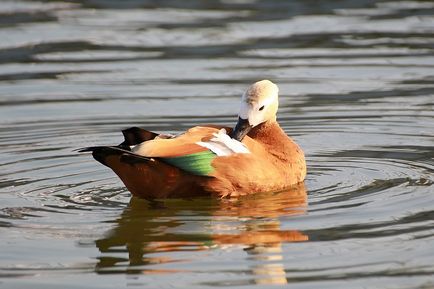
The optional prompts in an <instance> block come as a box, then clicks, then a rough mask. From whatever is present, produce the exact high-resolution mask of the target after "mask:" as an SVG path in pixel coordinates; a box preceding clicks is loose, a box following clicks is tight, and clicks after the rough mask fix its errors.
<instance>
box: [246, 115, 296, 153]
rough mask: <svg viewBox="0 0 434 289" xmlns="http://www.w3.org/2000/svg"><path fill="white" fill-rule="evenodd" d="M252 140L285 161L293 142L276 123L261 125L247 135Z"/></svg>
mask: <svg viewBox="0 0 434 289" xmlns="http://www.w3.org/2000/svg"><path fill="white" fill-rule="evenodd" d="M248 136H249V137H251V138H252V139H254V140H256V141H258V142H260V143H261V144H262V145H264V146H265V147H266V149H267V150H268V151H269V152H270V153H271V154H273V155H275V156H276V157H278V158H280V159H286V158H287V157H286V152H287V151H290V150H291V148H292V146H293V145H294V142H293V141H292V139H291V138H289V137H288V136H287V135H286V133H285V132H284V131H283V130H282V128H281V127H280V125H279V124H278V123H277V121H274V120H273V121H267V122H264V123H261V124H259V125H257V126H255V127H254V128H252V130H251V131H250V132H249V133H248Z"/></svg>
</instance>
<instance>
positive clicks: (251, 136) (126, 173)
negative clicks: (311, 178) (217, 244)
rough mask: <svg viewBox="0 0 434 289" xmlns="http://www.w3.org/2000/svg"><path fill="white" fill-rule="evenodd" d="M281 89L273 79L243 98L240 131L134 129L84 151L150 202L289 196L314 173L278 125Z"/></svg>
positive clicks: (256, 85) (213, 127) (215, 128)
mask: <svg viewBox="0 0 434 289" xmlns="http://www.w3.org/2000/svg"><path fill="white" fill-rule="evenodd" d="M278 106H279V99H278V87H277V85H275V84H274V83H272V82H271V81H269V80H261V81H258V82H256V83H254V84H253V85H251V86H250V87H249V88H248V89H247V90H246V92H245V93H244V94H243V96H242V99H241V108H240V113H239V115H238V122H237V124H236V126H235V128H234V129H231V128H226V127H221V126H216V125H206V126H196V127H193V128H190V129H188V130H187V131H186V132H185V133H183V134H181V135H178V136H176V137H171V136H166V135H159V134H157V133H154V132H150V131H147V130H144V129H141V128H137V127H133V128H129V129H126V130H124V131H122V133H123V135H124V137H125V141H124V142H122V143H121V144H120V145H118V146H96V147H88V148H84V149H81V150H80V151H81V152H85V151H91V152H92V155H93V157H94V158H95V159H96V160H97V161H99V162H100V163H102V164H103V165H105V166H107V167H109V168H111V169H112V170H113V171H114V172H115V173H116V174H117V175H118V176H119V178H120V179H121V180H122V181H123V183H124V184H125V186H126V187H127V189H128V190H129V191H130V192H131V193H132V194H133V195H135V196H138V197H142V198H172V197H193V196H216V197H220V198H222V197H237V196H241V195H247V194H253V193H258V192H271V191H281V190H284V189H287V188H289V187H291V186H292V185H295V184H297V183H300V182H302V181H303V180H304V178H305V176H306V162H305V158H304V153H303V151H302V150H301V148H300V147H299V146H298V145H297V144H296V143H295V142H294V141H293V140H292V139H291V138H290V137H288V136H287V135H286V134H285V132H284V131H283V130H282V128H281V127H280V126H279V124H278V122H277V120H276V113H277V110H278Z"/></svg>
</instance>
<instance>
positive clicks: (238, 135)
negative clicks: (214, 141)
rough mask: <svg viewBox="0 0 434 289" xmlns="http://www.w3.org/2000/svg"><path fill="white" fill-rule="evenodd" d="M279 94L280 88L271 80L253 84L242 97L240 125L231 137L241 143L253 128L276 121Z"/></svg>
mask: <svg viewBox="0 0 434 289" xmlns="http://www.w3.org/2000/svg"><path fill="white" fill-rule="evenodd" d="M278 94H279V88H278V87H277V85H275V84H274V83H272V82H271V81H269V80H261V81H258V82H255V83H254V84H252V85H251V86H250V87H249V88H248V89H247V90H246V92H245V93H244V94H243V96H242V99H241V109H240V113H239V115H238V123H237V125H236V127H235V128H234V130H233V132H232V135H231V136H232V137H233V138H235V139H237V140H239V141H241V140H242V139H243V137H244V136H245V135H246V134H247V133H248V132H249V131H250V129H252V128H253V127H255V126H257V125H259V124H261V123H264V122H267V121H276V113H277V109H278V107H279V97H278Z"/></svg>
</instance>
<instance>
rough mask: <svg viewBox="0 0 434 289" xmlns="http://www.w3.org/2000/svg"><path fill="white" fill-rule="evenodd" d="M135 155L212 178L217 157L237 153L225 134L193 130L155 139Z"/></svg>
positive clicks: (211, 129)
mask: <svg viewBox="0 0 434 289" xmlns="http://www.w3.org/2000/svg"><path fill="white" fill-rule="evenodd" d="M238 145H240V146H241V147H243V145H242V144H241V143H239V142H238ZM243 148H244V147H243ZM244 149H245V148H244ZM132 151H133V152H134V153H136V154H138V155H141V156H144V157H148V158H156V159H159V160H161V161H163V162H165V163H167V164H170V165H172V166H175V167H177V168H179V169H181V170H183V171H185V172H188V173H190V174H193V175H197V176H210V174H211V173H212V172H213V170H214V168H213V167H212V162H213V160H214V159H215V158H216V157H219V156H226V155H230V154H233V153H236V152H238V151H237V148H236V147H234V146H233V144H232V142H231V139H230V137H229V136H228V135H227V134H226V133H225V131H222V130H220V129H219V128H218V127H211V126H197V127H193V128H191V129H189V130H187V131H186V132H185V133H183V134H181V135H179V136H177V137H174V138H163V139H162V138H160V137H155V138H154V139H152V140H149V141H145V142H142V143H140V144H138V145H136V146H134V147H132Z"/></svg>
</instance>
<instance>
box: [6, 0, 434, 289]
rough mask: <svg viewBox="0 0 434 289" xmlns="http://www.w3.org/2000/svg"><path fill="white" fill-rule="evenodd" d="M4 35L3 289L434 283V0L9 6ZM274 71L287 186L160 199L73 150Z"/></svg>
mask: <svg viewBox="0 0 434 289" xmlns="http://www.w3.org/2000/svg"><path fill="white" fill-rule="evenodd" d="M0 39H1V41H0V151H1V154H0V168H1V170H0V244H1V246H0V287H2V288H3V287H4V288H60V287H61V288H83V286H84V287H88V288H124V287H130V286H136V287H141V288H169V287H171V288H172V287H174V288H207V287H209V288H211V287H212V288H214V287H227V288H233V287H236V286H247V287H251V286H252V285H253V284H256V285H257V286H256V287H258V288H259V287H261V288H268V287H269V284H278V285H281V286H282V285H284V284H290V286H291V287H293V288H433V287H434V265H433V264H434V262H433V260H434V195H433V188H434V186H433V180H434V177H433V171H434V113H433V106H434V3H433V2H432V1H374V0H360V1H355V0H346V1H302V0H298V1H278V0H274V1H254V0H239V1H223V0H221V1H195V0H192V1H145V0H144V1H136V0H129V1H109V0H74V1H72V0H71V1H70V2H63V1H48V0H46V1H40V2H36V1H32V2H24V1H21V0H20V1H1V2H0ZM263 78H270V79H272V80H273V81H275V82H276V83H277V84H278V85H279V87H280V91H281V109H280V112H279V113H280V114H279V121H280V123H281V125H282V126H283V128H284V129H285V131H286V132H287V133H288V134H289V135H291V136H293V138H294V139H295V140H296V141H297V142H298V143H300V145H301V146H302V147H303V148H304V150H305V152H306V155H307V160H308V168H309V172H308V177H307V180H306V182H305V184H304V185H303V186H300V187H297V188H294V189H292V190H290V191H286V192H281V193H279V194H262V195H257V196H251V197H247V198H243V199H241V200H238V201H237V200H223V201H218V200H212V199H194V200H167V201H156V202H147V201H143V200H139V199H135V198H133V199H131V198H130V194H129V192H128V191H126V190H125V188H124V186H123V185H122V183H121V182H120V181H119V180H118V179H117V178H116V177H115V175H114V174H113V173H112V172H111V171H110V170H109V169H107V168H106V167H103V166H101V165H100V164H98V163H96V162H95V161H94V160H93V159H91V157H90V156H89V155H79V154H77V153H76V152H74V151H73V150H74V149H77V148H80V147H84V146H89V145H95V144H98V145H100V144H115V143H119V142H121V136H120V133H119V131H120V130H121V129H124V128H126V127H129V126H142V127H146V128H148V129H151V130H155V131H159V132H165V133H178V132H181V131H183V130H184V129H186V128H187V127H190V126H193V125H196V124H201V123H217V124H225V125H233V124H234V123H235V119H236V114H237V112H238V102H239V97H240V95H241V93H242V92H243V90H244V89H245V88H246V87H247V86H248V85H249V84H250V83H252V82H253V81H255V80H258V79H263Z"/></svg>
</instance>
